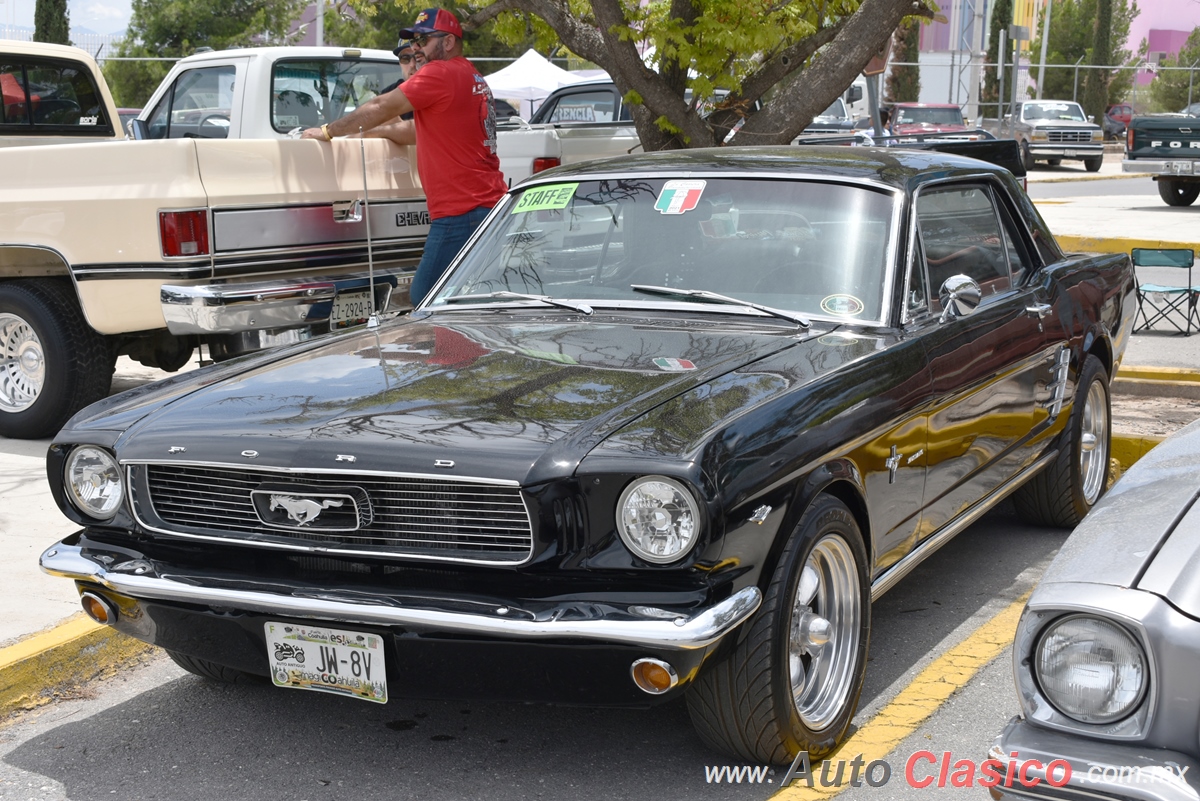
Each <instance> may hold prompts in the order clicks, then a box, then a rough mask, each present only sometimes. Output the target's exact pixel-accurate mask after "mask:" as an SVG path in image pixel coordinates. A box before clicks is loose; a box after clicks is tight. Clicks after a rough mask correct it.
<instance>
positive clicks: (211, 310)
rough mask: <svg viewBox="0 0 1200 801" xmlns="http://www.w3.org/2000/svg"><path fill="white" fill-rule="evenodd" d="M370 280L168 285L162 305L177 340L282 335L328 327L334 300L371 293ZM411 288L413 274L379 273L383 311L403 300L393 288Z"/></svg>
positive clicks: (356, 277)
mask: <svg viewBox="0 0 1200 801" xmlns="http://www.w3.org/2000/svg"><path fill="white" fill-rule="evenodd" d="M368 280H369V279H368V275H367V273H365V272H364V273H352V274H349V275H345V276H337V277H334V278H312V277H309V278H305V279H299V278H296V279H280V280H276V281H262V282H256V283H249V284H247V283H230V284H198V285H194V286H188V285H164V286H163V287H162V290H161V296H160V302H161V304H162V313H163V317H164V318H165V319H166V321H167V330H168V331H170V332H171V333H172V334H175V335H177V336H186V335H188V334H237V333H241V332H244V331H278V330H286V329H291V328H301V327H305V326H310V325H315V324H317V323H324V322H327V321H328V320H329V312H330V308H331V307H332V305H333V299H334V297H336V296H337V294H338V293H339V292H352V291H355V290H363V289H366V288H367V283H368ZM411 283H412V270H406V271H404V272H400V273H393V272H376V273H375V292H376V297H377V299H379V296H380V295H381V294H383V295H386V297H384V298H382V300H383V304H382V309H381V310H386V309H387V307H388V304H389V303H390V302H391V299H392V297H393V296H396V295H399V294H400V293H394V292H393V291H392V290H393V288H396V289H399V288H404V287H407V286H408V285H409V284H411ZM385 287H386V291H385Z"/></svg>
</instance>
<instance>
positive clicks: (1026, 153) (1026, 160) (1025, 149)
mask: <svg viewBox="0 0 1200 801" xmlns="http://www.w3.org/2000/svg"><path fill="white" fill-rule="evenodd" d="M1021 163H1022V164H1023V165H1024V166H1025V172H1030V171H1032V170H1033V153H1031V152H1030V150H1029V143H1028V142H1022V143H1021Z"/></svg>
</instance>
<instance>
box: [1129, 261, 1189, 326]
mask: <svg viewBox="0 0 1200 801" xmlns="http://www.w3.org/2000/svg"><path fill="white" fill-rule="evenodd" d="M1130 255H1131V256H1132V257H1133V267H1134V273H1135V275H1136V274H1137V268H1139V267H1142V268H1146V267H1155V268H1157V267H1172V268H1176V269H1181V270H1187V282H1186V283H1184V284H1166V283H1149V282H1146V283H1143V282H1142V280H1141V279H1140V278H1138V284H1137V314H1136V315H1135V316H1134V320H1133V330H1134V332H1135V333H1136V332H1138V331H1148V330H1150V329H1152V328H1154V327H1155V326H1156V325H1158V324H1166V325H1170V326H1171V327H1172V328H1174V329H1175V330H1176V331H1178V332H1179V333H1181V334H1183V335H1184V336H1191V334H1192V329H1193V328H1195V330H1197V331H1200V312H1197V309H1196V300H1197V297H1200V287H1198V286H1193V285H1192V265H1193V263H1194V262H1195V258H1196V254H1195V253H1193V252H1192V251H1191V250H1188V249H1186V248H1134V249H1133V252H1132V253H1131V254H1130ZM1162 275H1163V274H1162V273H1161V272H1160V273H1158V277H1160V278H1161V276H1162ZM1139 321H1140V324H1139Z"/></svg>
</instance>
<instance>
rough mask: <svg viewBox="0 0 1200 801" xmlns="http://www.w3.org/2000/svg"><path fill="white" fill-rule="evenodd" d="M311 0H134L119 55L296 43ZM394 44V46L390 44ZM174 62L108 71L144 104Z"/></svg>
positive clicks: (119, 65)
mask: <svg viewBox="0 0 1200 801" xmlns="http://www.w3.org/2000/svg"><path fill="white" fill-rule="evenodd" d="M305 4H306V0H133V16H132V18H131V19H130V22H129V28H128V29H127V30H126V33H125V38H124V39H123V40H122V41H121V42H120V44H118V45H117V47H116V48H115V53H114V56H115V57H116V58H145V59H154V58H168V59H169V58H182V57H184V56H189V55H191V54H192V53H194V52H195V51H196V48H198V47H211V48H212V49H214V50H223V49H225V48H228V47H247V46H251V45H264V44H290V43H291V41H292V40H293V36H292V35H291V34H289V30H290V28H291V26H292V23H293V22H294V21H295V20H296V19H298V18H299V16H300V12H301V10H302V9H303V8H304V6H305ZM389 49H390V48H389ZM170 67H171V64H170V62H169V61H113V60H111V59H110V60H109V61H108V62H107V63H106V64H105V67H104V76H105V79H106V80H107V81H108V83H109V86H110V87H111V88H112V91H113V95H114V98H115V99H116V101H117V103H118V104H119V105H126V106H140V105H142V104H143V103H145V102H146V100H148V99H149V97H150V95H151V94H152V93H153V91H154V89H155V88H156V87H157V86H158V84H159V83H160V82H161V81H162V79H163V77H164V76H165V75H166V74H167V72H168V70H169V69H170Z"/></svg>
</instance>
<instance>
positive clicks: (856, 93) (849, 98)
mask: <svg viewBox="0 0 1200 801" xmlns="http://www.w3.org/2000/svg"><path fill="white" fill-rule="evenodd" d="M862 95H863V88H862V87H861V86H851V87H850V88H849V89H847V90H846V102H847V103H857V102H858V101H860V100H862Z"/></svg>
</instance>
